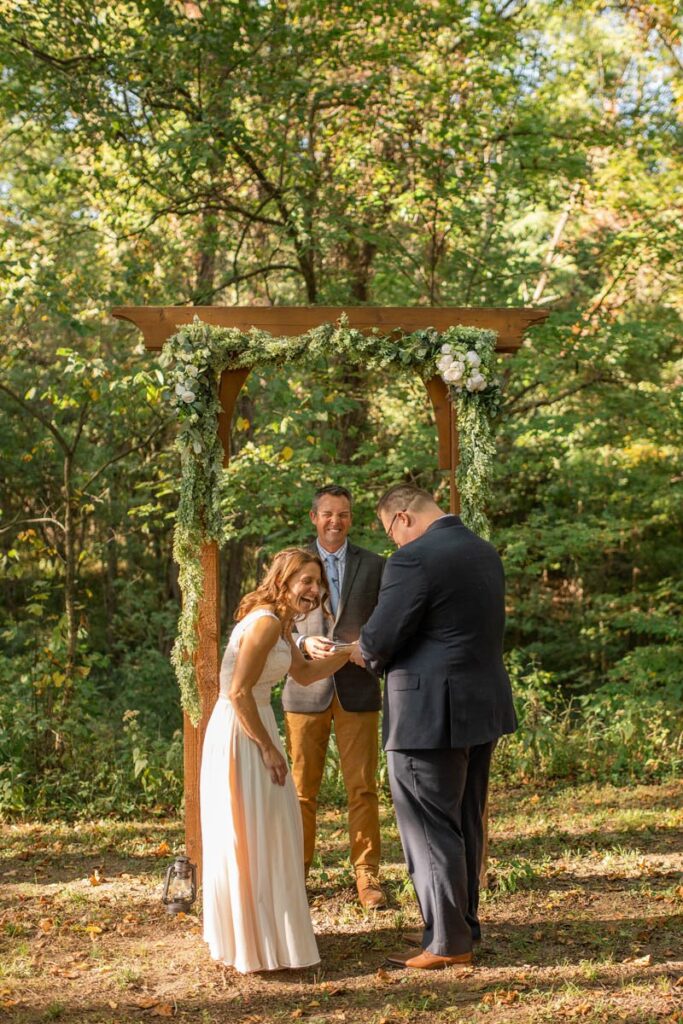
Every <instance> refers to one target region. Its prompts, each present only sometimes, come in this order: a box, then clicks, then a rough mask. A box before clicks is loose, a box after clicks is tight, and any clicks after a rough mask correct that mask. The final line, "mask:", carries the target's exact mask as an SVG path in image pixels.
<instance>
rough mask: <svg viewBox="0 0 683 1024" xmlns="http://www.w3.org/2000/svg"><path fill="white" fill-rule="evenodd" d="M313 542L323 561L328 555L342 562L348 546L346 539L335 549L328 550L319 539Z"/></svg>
mask: <svg viewBox="0 0 683 1024" xmlns="http://www.w3.org/2000/svg"><path fill="white" fill-rule="evenodd" d="M315 544H316V547H317V549H318V554H319V555H320V557H321V558H322V560H323V562H324V561H325V559H326V558H330V557H332V558H336V559H337V561H338V562H343V561H344V560H345V559H346V552H347V550H348V547H349V542H348V540H345V541H344V543H343V544H342V546H341V547H340V548H338V549H337V550H336V551H328V550H327V548H324V547H323V546H322V544H321V543H320V541H319V540H317V539H316V542H315Z"/></svg>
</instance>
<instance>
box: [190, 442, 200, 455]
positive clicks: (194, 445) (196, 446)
mask: <svg viewBox="0 0 683 1024" xmlns="http://www.w3.org/2000/svg"><path fill="white" fill-rule="evenodd" d="M192 448H193V449H194V453H195V455H201V451H202V442H201V441H198V440H197V439H196V438H195V440H194V441H193V442H192Z"/></svg>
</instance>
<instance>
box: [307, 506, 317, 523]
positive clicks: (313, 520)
mask: <svg viewBox="0 0 683 1024" xmlns="http://www.w3.org/2000/svg"><path fill="white" fill-rule="evenodd" d="M308 518H309V519H310V520H311V522H312V523H313V525H314V526H315V519H316V513H315V512H314V511H313V509H311V510H310V512H309V513H308Z"/></svg>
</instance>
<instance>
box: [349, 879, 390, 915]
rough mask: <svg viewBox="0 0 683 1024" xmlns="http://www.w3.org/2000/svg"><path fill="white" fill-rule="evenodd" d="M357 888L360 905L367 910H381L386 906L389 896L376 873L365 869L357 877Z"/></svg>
mask: <svg viewBox="0 0 683 1024" xmlns="http://www.w3.org/2000/svg"><path fill="white" fill-rule="evenodd" d="M356 889H357V890H358V899H359V901H360V905H361V906H362V907H365V909H366V910H381V908H382V907H386V905H387V898H386V896H385V895H384V893H383V891H382V887H381V885H380V884H379V879H378V878H377V876H376V875H371V874H370V873H369V872H365V871H364V872H362V873H361V874H359V875H358V876H357V877H356Z"/></svg>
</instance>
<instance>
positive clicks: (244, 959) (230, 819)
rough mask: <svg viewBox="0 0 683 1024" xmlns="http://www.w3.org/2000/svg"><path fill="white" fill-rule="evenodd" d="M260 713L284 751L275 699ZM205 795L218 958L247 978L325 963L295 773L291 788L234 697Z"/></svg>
mask: <svg viewBox="0 0 683 1024" xmlns="http://www.w3.org/2000/svg"><path fill="white" fill-rule="evenodd" d="M258 711H259V715H260V717H261V721H262V722H263V724H264V726H265V727H266V730H267V731H268V734H269V736H270V737H271V739H272V740H273V743H274V744H275V745H276V747H277V749H278V750H280V751H281V753H282V754H283V756H284V751H283V750H282V744H281V742H280V738H279V735H278V731H277V724H276V721H275V715H274V714H273V711H272V708H271V707H270V704H269V703H268V704H258ZM200 794H201V820H202V848H203V882H202V884H203V902H204V938H205V940H206V942H207V943H208V944H209V949H210V952H211V956H212V957H213V959H214V960H219V961H221V962H222V963H224V964H228V965H230V966H232V967H235V968H236V969H237V970H238V971H240V972H241V973H243V974H246V973H248V972H251V971H274V970H279V969H281V968H285V967H290V968H297V967H310V966H312V965H313V964H317V963H319V961H320V957H319V955H318V949H317V946H316V942H315V936H314V934H313V927H312V925H311V917H310V912H309V909H308V901H307V898H306V885H305V879H304V854H303V831H302V825H301V812H300V810H299V803H298V800H297V796H296V791H295V789H294V783H293V782H292V776H291V774H290V773H288V774H287V778H286V780H285V784H284V786H278V785H277V784H276V783H274V782H272V781H271V778H270V774H269V772H268V771H267V770H266V768H265V766H264V764H263V761H262V760H261V754H260V752H259V748H258V746H257V745H256V743H254V741H253V740H251V739H249V737H248V736H247V735H246V734H245V733H244V732H243V730H242V728H241V726H240V724H239V721H238V719H237V716H236V715H235V712H234V709H233V707H232V704H231V703H230V701H229V700H228V699H227V698H226V697H219V698H218V701H217V703H216V706H215V708H214V711H213V714H212V715H211V719H210V720H209V724H208V727H207V731H206V736H205V738H204V748H203V753H202V770H201V783H200Z"/></svg>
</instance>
